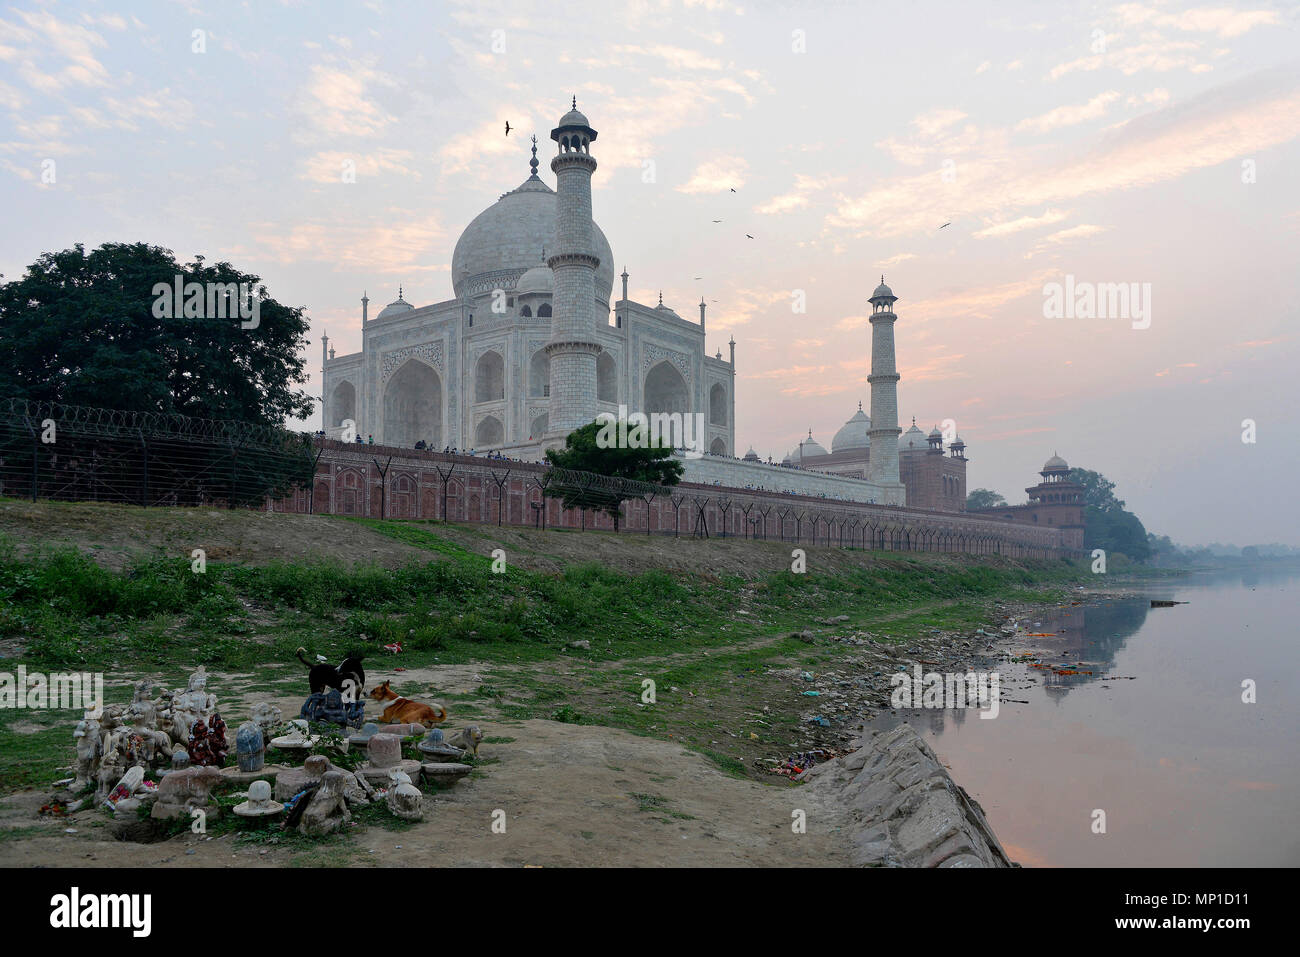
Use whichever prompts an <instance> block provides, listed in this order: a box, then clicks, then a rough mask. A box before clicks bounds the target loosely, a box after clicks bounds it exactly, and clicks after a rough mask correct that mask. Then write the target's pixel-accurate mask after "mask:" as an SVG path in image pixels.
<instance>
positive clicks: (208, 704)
mask: <svg viewBox="0 0 1300 957" xmlns="http://www.w3.org/2000/svg"><path fill="white" fill-rule="evenodd" d="M216 710H217V696H216V695H214V694H210V693H209V692H208V673H207V670H206V669H205V668H204V667H203V666H202V665H199V670H198V671H196V672H194V674H192V675H190V680H189V684H188V685H186V688H185V690H184V691H182V692H181V693H180V694H177V695H173V696H172V729H171V734H172V738H173V740H175V741H177V742H178V743H180V744H184V743H186V742H188V741H189V739H190V732H191V731H192V730H193V728H194V725H195V723H196V722H198V721H203V722H205V723H210V721H211V718H212V715H213V713H214V712H215V711H216Z"/></svg>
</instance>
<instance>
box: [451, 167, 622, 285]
mask: <svg viewBox="0 0 1300 957" xmlns="http://www.w3.org/2000/svg"><path fill="white" fill-rule="evenodd" d="M592 239H593V240H594V243H595V247H596V248H595V250H593V251H594V252H595V254H596V255H597V256H598V257H599V258H600V266H599V267H598V268H597V269H596V298H597V299H598V300H600V301H601V302H602V303H604V304H605V306H606V307H608V306H609V300H610V296H611V295H612V294H613V291H614V252H613V250H611V249H610V248H609V240H607V239H606V238H605V234H604V233H603V232H601V231H600V227H599V226H597V225H596V224H595V223H592ZM554 245H555V191H554V190H553V189H551V188H550V187H549V186H547V185H546V184H545V183H543V182H542V181H541V180H540V179H538V178H537V177H536V176H530V177H529V178H528V179H526V180H525V181H524V183H523V185H521V186H520V187H519V188H518V189H516V190H513V191H512V192H509V193H506V194H505V195H504V196H502V197H501V198H500V199H499V200H497V201H496V202H495V203H493V204H492V205H491V206H489V207H488V208H487V209H485V210H483V212H481V213H479V214H478V215H477V216H475V217H474V221H473V222H471V223H470V224H469V225H468V226H467V227H465V231H464V232H463V233H461V234H460V239H459V240H457V241H456V249H455V251H454V252H453V253H452V254H451V284H452V288H453V289H454V290H455V292H456V295H457V296H458V297H459V296H462V295H471V296H472V295H478V294H481V293H483V292H487V291H489V290H491V289H493V288H496V287H498V286H500V287H501V288H510V287H511V286H513V284H514V282H515V280H517V279H518V278H519V277H520V276H522V275H523V274H524V273H525V272H526V271H527V270H528V269H530V268H532V267H533V266H536V265H537V263H538V259H539V257H540V256H541V255H542V249H543V247H546V248H548V249H549V248H552V247H554Z"/></svg>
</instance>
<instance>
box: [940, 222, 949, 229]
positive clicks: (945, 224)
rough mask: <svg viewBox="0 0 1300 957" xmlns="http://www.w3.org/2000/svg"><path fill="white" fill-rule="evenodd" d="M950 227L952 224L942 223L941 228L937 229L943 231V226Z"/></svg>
mask: <svg viewBox="0 0 1300 957" xmlns="http://www.w3.org/2000/svg"><path fill="white" fill-rule="evenodd" d="M951 225H952V223H944V224H943V226H940V227H939V228H940V229H943V228H944V226H951Z"/></svg>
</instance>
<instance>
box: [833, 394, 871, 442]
mask: <svg viewBox="0 0 1300 957" xmlns="http://www.w3.org/2000/svg"><path fill="white" fill-rule="evenodd" d="M870 428H871V419H870V417H869V416H868V415H867V413H865V412H863V411H862V403H861V402H859V403H858V411H857V412H855V413H854V415H853V418H851V419H849V420H848V421H847V422H845V423H844V424H843V425H842V426H840V430H839V431H838V432H836V433H835V438H833V439H831V451H832V452H847V451H849V450H851V449H866V448H870V447H871V439H870V437H869V436H868V435H867V430H868V429H870Z"/></svg>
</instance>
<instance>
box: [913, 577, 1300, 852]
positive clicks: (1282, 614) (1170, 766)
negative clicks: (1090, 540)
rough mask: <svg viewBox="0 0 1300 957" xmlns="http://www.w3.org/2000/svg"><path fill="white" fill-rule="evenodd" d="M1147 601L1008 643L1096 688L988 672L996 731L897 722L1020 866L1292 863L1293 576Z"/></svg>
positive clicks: (958, 717)
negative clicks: (962, 791) (997, 698)
mask: <svg viewBox="0 0 1300 957" xmlns="http://www.w3.org/2000/svg"><path fill="white" fill-rule="evenodd" d="M1145 594H1146V595H1147V596H1148V597H1143V598H1133V599H1120V600H1115V601H1110V602H1106V603H1104V604H1102V605H1094V606H1090V607H1089V606H1079V607H1071V608H1067V609H1053V610H1052V611H1051V612H1048V611H1046V610H1045V611H1044V613H1043V614H1042V615H1041V616H1035V617H1034V618H1032V619H1030V621H1028V622H1027V624H1029V625H1031V626H1032V625H1035V624H1041V627H1032V628H1031V629H1030V630H1031V631H1035V632H1055V633H1057V635H1058V637H1054V638H1041V639H1034V638H1030V639H1023V641H1022V642H1021V643H1022V644H1024V645H1025V646H1026V647H1028V648H1033V649H1035V650H1037V651H1039V652H1040V658H1039V660H1040V662H1041V663H1047V664H1052V665H1055V666H1056V667H1057V668H1058V669H1065V668H1068V669H1071V670H1078V671H1092V672H1093V674H1091V675H1084V674H1080V675H1064V676H1062V675H1057V674H1054V673H1053V672H1052V671H1051V670H1050V668H1036V669H1035V668H1030V667H1029V666H1028V664H1022V663H1016V662H1011V663H1006V662H1003V663H999V664H997V665H995V666H991V667H996V670H997V671H998V673H999V675H1000V676H1001V682H1002V698H1003V703H1002V705H1001V708H1000V713H999V714H998V716H997V717H996V718H992V719H981V718H979V717H978V712H977V711H965V712H963V711H957V710H949V711H941V710H932V711H926V712H917V711H912V712H907V713H906V717H907V720H908V722H909V723H910V724H912V726H913V727H914V728H915V729H916V730H917V731H918V732H920V733H921V734H923V735H924V736H926V738H927V740H928V741H929V743H930V745H931V746H932V747H933V748H934V749H935V751H936V753H937V754H938V755H939V757H940V759H941V760H942V761H943V762H944V763H945V764H946V765H948V766H949V767H950V768H951V770H952V775H953V777H954V778H955V780H956V781H957V782H958V783H959V784H961V785H962V786H963V787H965V788H966V790H967V791H968V792H969V793H970V794H971V795H972V796H974V797H975V799H976V800H978V801H979V802H980V804H981V805H982V806H983V808H984V810H985V813H986V814H987V815H988V818H989V823H990V824H991V825H992V826H993V830H994V833H996V834H997V835H998V838H999V839H1000V840H1001V841H1002V843H1003V845H1004V846H1005V847H1006V849H1007V852H1008V853H1009V854H1010V856H1011V858H1012V859H1013V860H1016V861H1018V862H1020V863H1021V864H1024V865H1025V866H1048V867H1051V866H1081V867H1094V866H1118V867H1144V866H1172V867H1201V866H1210V865H1220V866H1245V867H1277V866H1292V867H1294V866H1297V865H1300V828H1297V827H1296V821H1297V818H1298V817H1300V628H1298V627H1297V616H1298V613H1300V569H1295V568H1290V569H1287V568H1267V567H1263V568H1255V569H1250V570H1246V571H1238V572H1234V573H1232V574H1225V573H1212V574H1205V575H1197V576H1189V577H1187V578H1184V579H1178V580H1175V581H1172V582H1163V583H1160V584H1154V585H1152V586H1151V587H1150V588H1149V590H1147V591H1146V592H1145ZM1149 598H1172V599H1176V600H1180V601H1186V602H1188V603H1189V604H1186V605H1177V606H1175V607H1172V608H1152V607H1151V603H1150V600H1149ZM1076 662H1083V664H1082V665H1079V664H1076ZM1247 679H1249V680H1252V681H1253V682H1254V683H1255V687H1256V692H1255V694H1256V703H1254V704H1248V703H1244V702H1243V701H1242V696H1243V693H1244V691H1243V687H1242V682H1243V681H1246V680H1247ZM1006 699H1015V700H1017V701H1027V702H1028V703H1027V704H1017V703H1011V702H1009V701H1007V700H1006ZM1096 811H1103V812H1104V813H1105V819H1104V825H1105V831H1104V833H1098V832H1097V831H1098V822H1099V821H1100V818H1099V817H1098V816H1097V815H1096V813H1095V812H1096Z"/></svg>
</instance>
